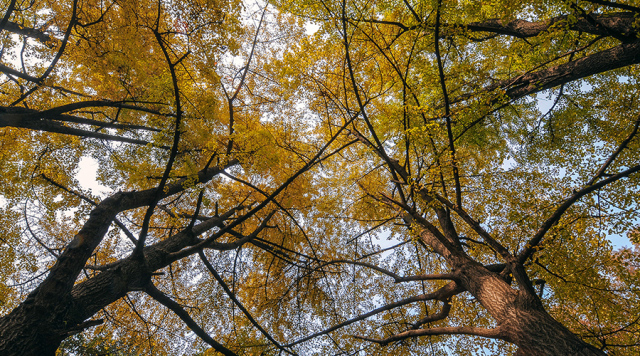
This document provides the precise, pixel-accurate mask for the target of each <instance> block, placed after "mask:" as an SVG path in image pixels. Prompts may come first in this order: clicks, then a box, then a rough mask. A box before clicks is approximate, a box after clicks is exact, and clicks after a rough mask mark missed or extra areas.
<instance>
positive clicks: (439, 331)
mask: <svg viewBox="0 0 640 356" xmlns="http://www.w3.org/2000/svg"><path fill="white" fill-rule="evenodd" d="M426 335H474V336H482V337H486V338H490V339H502V338H503V335H502V332H501V331H500V329H499V328H495V329H485V328H476V327H470V326H454V327H443V328H431V329H418V330H407V331H405V332H402V333H399V334H396V335H393V336H389V337H388V338H386V339H371V338H368V337H363V336H354V337H355V338H357V339H361V340H365V341H370V342H375V343H377V344H380V345H387V344H390V343H392V342H395V341H400V340H404V339H408V338H411V337H418V336H426Z"/></svg>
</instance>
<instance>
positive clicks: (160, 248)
mask: <svg viewBox="0 0 640 356" xmlns="http://www.w3.org/2000/svg"><path fill="white" fill-rule="evenodd" d="M235 164H237V161H232V162H230V163H229V165H235ZM229 165H227V166H226V167H228V166H229ZM222 169H224V168H219V167H212V168H209V169H207V170H206V171H202V172H200V174H199V176H198V178H199V181H202V182H204V181H208V180H210V179H211V178H212V177H213V176H214V175H216V174H218V173H219V172H220V171H221V170H222ZM182 183H183V182H182V181H178V182H177V183H175V184H172V185H169V186H168V189H167V190H166V192H165V196H168V195H172V194H175V193H176V192H178V191H180V190H183V189H184V187H183V186H182ZM153 194H155V189H149V190H144V191H139V192H128V193H116V194H115V195H113V196H111V197H109V198H107V199H105V200H104V201H103V202H102V203H101V204H100V205H98V206H97V207H96V208H95V209H94V210H93V211H92V212H91V215H90V217H89V219H88V220H87V222H86V223H85V224H84V226H83V228H82V229H81V230H80V231H79V232H78V233H77V234H76V235H75V237H74V239H73V240H72V241H71V243H70V244H69V245H68V246H67V248H66V249H65V251H64V252H63V253H62V254H61V255H60V257H59V258H58V261H57V262H56V264H55V265H54V266H53V268H52V269H51V271H50V272H49V275H48V276H47V278H46V279H45V280H44V281H43V282H42V283H41V284H40V285H39V286H38V288H36V289H35V290H34V291H33V292H32V293H31V294H30V295H29V296H28V297H27V299H26V300H25V301H24V302H22V303H21V304H20V305H19V306H18V307H16V308H15V309H14V310H13V311H11V313H9V314H8V315H5V316H3V317H2V318H0V355H3V356H13V355H15V356H23V355H25V356H27V355H33V356H42V355H54V354H55V351H56V349H57V348H58V347H59V346H60V343H61V342H62V340H64V339H65V338H67V337H69V336H71V335H73V334H76V333H79V332H81V331H82V330H84V329H85V328H87V327H90V326H93V325H96V324H97V323H96V322H91V321H87V320H88V319H89V318H91V317H92V316H93V315H94V314H96V313H97V312H98V311H100V310H101V309H103V308H105V307H106V306H108V305H109V304H111V303H113V302H115V301H116V300H118V299H120V298H122V297H124V296H125V295H126V294H127V293H128V292H131V291H135V290H142V289H143V288H144V287H145V286H146V285H147V284H148V282H149V281H150V280H151V276H152V272H153V271H156V270H158V269H161V268H163V267H165V266H167V265H168V264H170V263H171V262H172V261H173V260H172V259H170V258H168V255H169V254H170V253H171V252H176V251H179V250H180V249H182V248H184V247H187V246H190V245H193V244H195V243H197V242H198V241H199V240H198V239H197V238H196V236H198V235H200V234H202V233H203V232H205V231H208V230H210V229H211V228H213V227H215V226H220V225H221V224H222V222H223V221H224V220H225V219H228V218H229V217H230V216H232V215H233V213H234V211H235V210H233V209H232V210H230V211H228V212H227V213H225V214H223V215H221V216H219V217H213V218H210V219H208V220H205V221H204V222H202V223H200V224H198V225H196V226H194V227H193V229H192V230H190V231H182V232H180V233H177V234H175V235H173V236H172V237H169V238H167V239H165V240H163V241H161V242H158V243H156V244H154V245H150V246H148V247H146V248H145V249H144V258H142V259H141V258H132V257H130V258H126V259H124V260H121V261H120V262H118V263H116V264H114V265H111V266H109V267H108V269H106V270H104V271H102V272H100V273H99V274H98V275H96V276H95V277H92V278H89V279H87V280H85V281H83V282H81V283H76V279H77V277H78V275H79V274H80V272H81V271H82V268H83V267H84V266H85V263H86V261H87V260H88V259H89V257H90V256H91V254H92V253H93V251H94V250H95V248H96V247H97V246H98V244H99V243H100V241H102V238H103V237H104V235H105V233H106V232H107V230H108V228H109V226H110V224H111V222H112V221H113V219H114V218H115V216H116V214H117V213H118V212H121V211H125V210H129V209H133V208H136V207H140V206H144V205H146V204H148V203H149V201H150V200H151V198H152V196H153Z"/></svg>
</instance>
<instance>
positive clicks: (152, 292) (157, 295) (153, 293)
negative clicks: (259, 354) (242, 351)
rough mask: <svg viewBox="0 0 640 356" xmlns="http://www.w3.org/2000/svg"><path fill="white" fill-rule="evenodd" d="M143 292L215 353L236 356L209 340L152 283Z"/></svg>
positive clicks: (191, 320)
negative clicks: (176, 317)
mask: <svg viewBox="0 0 640 356" xmlns="http://www.w3.org/2000/svg"><path fill="white" fill-rule="evenodd" d="M145 292H146V293H147V294H148V295H149V296H150V297H152V298H153V299H155V300H157V301H158V302H159V303H160V304H162V305H164V306H165V307H167V308H169V309H170V310H171V311H173V312H174V313H175V314H176V315H177V316H178V317H180V319H182V321H184V323H185V324H186V325H187V326H188V327H189V329H191V331H193V332H194V333H195V334H196V335H198V337H200V338H201V339H202V340H203V341H204V342H206V343H207V344H209V345H211V347H213V348H214V349H215V350H216V351H218V352H219V353H221V354H223V355H226V356H237V355H236V354H235V353H234V352H233V351H231V350H229V349H228V348H226V347H224V346H223V345H222V344H220V343H219V342H217V341H215V340H214V339H213V338H211V336H209V334H207V332H206V331H204V330H203V329H202V328H201V327H200V325H198V323H196V322H195V321H194V320H193V319H192V318H191V316H190V315H189V313H187V312H186V311H185V310H184V309H183V308H182V306H180V304H178V303H176V302H175V301H174V300H172V299H171V298H169V297H168V296H167V295H165V294H164V293H162V292H161V291H160V290H159V289H158V288H156V286H154V285H153V284H152V283H149V284H148V285H147V287H146V288H145Z"/></svg>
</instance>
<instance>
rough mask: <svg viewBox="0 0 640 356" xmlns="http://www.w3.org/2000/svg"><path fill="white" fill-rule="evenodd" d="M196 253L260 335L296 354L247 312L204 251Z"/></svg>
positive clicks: (278, 346) (280, 347)
mask: <svg viewBox="0 0 640 356" xmlns="http://www.w3.org/2000/svg"><path fill="white" fill-rule="evenodd" d="M198 255H199V256H200V259H201V260H202V262H203V263H204V265H205V266H206V267H207V269H208V270H209V272H210V273H211V275H212V276H213V278H214V279H215V280H216V281H217V282H218V283H219V284H220V286H221V287H222V289H223V290H224V292H225V293H226V294H227V296H228V297H229V298H230V299H231V300H232V301H233V303H234V304H235V305H236V306H237V307H238V308H239V309H240V310H241V311H242V313H244V315H245V316H246V317H247V319H249V321H250V322H251V324H253V326H255V327H256V329H258V330H260V332H261V333H262V335H264V337H266V338H267V339H268V340H269V341H271V342H272V343H273V344H274V345H275V346H276V347H277V348H279V349H280V350H282V351H284V352H286V353H289V354H292V355H296V353H295V352H291V351H289V350H287V349H285V348H284V347H282V345H280V343H279V342H277V341H276V340H275V339H274V338H273V337H272V336H271V335H270V334H269V333H268V332H267V331H266V330H265V329H264V328H263V327H262V326H260V324H259V323H258V322H257V321H256V320H255V319H254V318H253V316H252V315H251V313H249V311H248V310H247V309H246V308H245V307H244V306H243V305H242V303H240V301H239V300H238V298H236V295H235V294H234V293H233V292H232V291H231V289H229V287H228V286H227V284H226V283H225V282H224V280H223V279H222V277H220V275H219V274H218V272H217V271H216V270H215V269H214V268H213V266H212V265H211V263H209V260H207V256H205V255H204V252H202V251H200V252H198Z"/></svg>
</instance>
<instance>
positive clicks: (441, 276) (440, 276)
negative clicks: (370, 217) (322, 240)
mask: <svg viewBox="0 0 640 356" xmlns="http://www.w3.org/2000/svg"><path fill="white" fill-rule="evenodd" d="M338 263H345V264H350V265H356V266H362V267H367V268H371V269H373V270H376V271H378V272H380V273H382V274H385V275H387V276H389V277H391V278H393V279H394V281H395V283H401V282H410V281H430V280H449V281H455V280H457V279H458V276H457V275H456V274H454V273H437V274H419V275H415V276H406V277H402V276H400V275H398V274H396V273H393V272H391V271H389V270H387V269H384V268H382V267H379V266H376V265H374V264H372V263H367V262H360V261H350V260H332V261H328V262H326V263H325V264H323V266H328V265H332V264H338Z"/></svg>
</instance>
